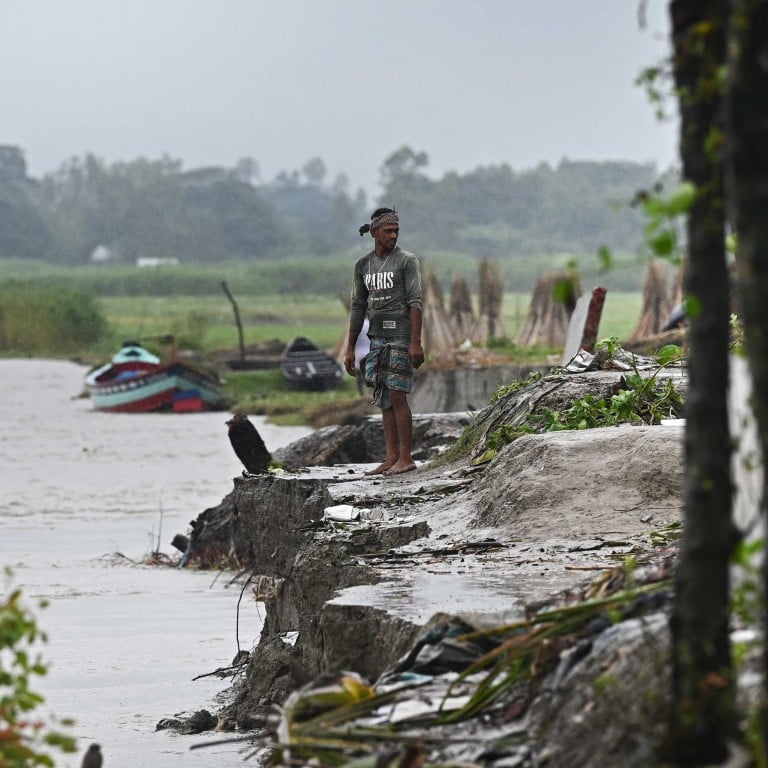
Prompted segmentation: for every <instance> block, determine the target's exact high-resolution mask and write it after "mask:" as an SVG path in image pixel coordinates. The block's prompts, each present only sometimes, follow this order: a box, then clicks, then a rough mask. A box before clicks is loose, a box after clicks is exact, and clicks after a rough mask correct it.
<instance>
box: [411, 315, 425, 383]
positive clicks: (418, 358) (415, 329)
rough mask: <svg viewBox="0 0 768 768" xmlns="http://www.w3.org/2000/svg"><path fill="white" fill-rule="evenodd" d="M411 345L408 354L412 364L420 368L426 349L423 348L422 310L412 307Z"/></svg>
mask: <svg viewBox="0 0 768 768" xmlns="http://www.w3.org/2000/svg"><path fill="white" fill-rule="evenodd" d="M410 312H411V344H410V346H409V347H408V354H409V355H410V356H411V364H412V365H413V367H414V368H418V367H419V366H420V365H421V364H422V363H423V362H424V348H423V347H422V346H421V308H420V307H411V310H410Z"/></svg>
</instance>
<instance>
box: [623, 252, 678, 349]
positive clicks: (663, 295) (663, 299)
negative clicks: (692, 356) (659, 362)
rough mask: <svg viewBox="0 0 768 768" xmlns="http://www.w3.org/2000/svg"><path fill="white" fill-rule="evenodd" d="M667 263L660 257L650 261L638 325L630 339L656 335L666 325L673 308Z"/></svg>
mask: <svg viewBox="0 0 768 768" xmlns="http://www.w3.org/2000/svg"><path fill="white" fill-rule="evenodd" d="M667 283H668V280H667V265H666V263H664V262H663V261H659V259H652V260H651V261H649V262H648V269H647V270H646V273H645V284H644V285H643V307H642V310H641V312H640V320H639V321H638V323H637V327H636V328H635V330H634V331H633V332H632V334H631V335H630V337H629V339H630V341H637V340H638V339H645V338H647V337H648V336H655V335H656V334H657V333H659V332H660V331H661V329H662V328H663V327H664V324H665V323H666V321H667V318H668V317H669V313H670V311H671V309H672V302H671V301H670V298H669V292H668V290H667Z"/></svg>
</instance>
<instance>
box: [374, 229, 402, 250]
mask: <svg viewBox="0 0 768 768" xmlns="http://www.w3.org/2000/svg"><path fill="white" fill-rule="evenodd" d="M371 234H372V235H373V239H374V240H375V241H376V245H380V246H382V247H383V248H384V249H385V250H387V251H391V250H392V249H393V248H394V247H395V246H396V245H397V238H398V236H399V235H400V227H399V226H398V225H397V224H384V225H383V226H381V227H376V229H372V230H371Z"/></svg>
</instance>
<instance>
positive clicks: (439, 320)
mask: <svg viewBox="0 0 768 768" xmlns="http://www.w3.org/2000/svg"><path fill="white" fill-rule="evenodd" d="M423 302H424V306H423V310H422V338H423V343H424V351H425V352H426V353H427V354H428V355H430V354H431V355H434V354H436V353H438V352H444V351H446V350H449V349H454V348H455V347H456V346H457V343H458V342H457V341H456V335H455V333H454V330H453V326H452V324H451V321H450V319H449V317H448V313H447V312H446V311H445V304H444V302H443V290H442V288H441V287H440V283H439V281H438V279H437V275H435V272H434V270H430V271H429V273H428V274H427V278H426V280H425V281H424V296H423Z"/></svg>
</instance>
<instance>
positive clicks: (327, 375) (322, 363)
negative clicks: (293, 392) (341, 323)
mask: <svg viewBox="0 0 768 768" xmlns="http://www.w3.org/2000/svg"><path fill="white" fill-rule="evenodd" d="M280 370H281V371H282V373H283V376H284V377H285V378H286V379H287V380H288V381H289V382H290V383H291V384H293V385H294V386H296V387H299V388H300V389H311V390H325V389H335V388H336V387H339V386H341V380H342V372H341V366H340V365H339V364H338V363H337V362H336V360H334V359H333V358H332V357H331V356H330V355H329V354H327V353H326V352H323V350H322V349H319V348H318V347H316V346H315V345H314V344H313V343H312V342H311V341H310V340H309V339H306V338H304V337H303V336H297V337H296V338H295V339H293V341H291V342H289V343H288V345H287V346H286V347H285V350H284V351H283V355H282V358H281V360H280Z"/></svg>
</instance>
